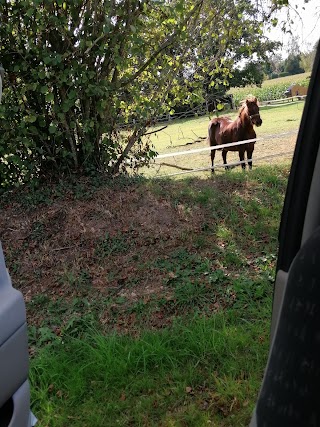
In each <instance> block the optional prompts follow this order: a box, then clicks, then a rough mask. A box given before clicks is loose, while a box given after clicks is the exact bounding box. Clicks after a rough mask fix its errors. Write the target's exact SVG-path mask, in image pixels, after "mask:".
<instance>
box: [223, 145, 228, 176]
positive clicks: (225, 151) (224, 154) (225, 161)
mask: <svg viewBox="0 0 320 427" xmlns="http://www.w3.org/2000/svg"><path fill="white" fill-rule="evenodd" d="M222 158H223V164H224V165H226V164H227V150H222ZM224 168H225V170H226V171H227V170H228V169H229V166H225V167H224Z"/></svg>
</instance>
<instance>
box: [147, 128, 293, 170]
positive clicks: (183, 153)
mask: <svg viewBox="0 0 320 427" xmlns="http://www.w3.org/2000/svg"><path fill="white" fill-rule="evenodd" d="M297 133H298V131H291V132H282V133H278V134H273V135H267V136H265V137H261V138H254V139H248V140H243V141H237V142H231V143H228V144H221V145H215V146H212V147H203V148H197V149H193V150H185V151H177V152H172V153H164V154H159V155H158V156H157V157H155V159H154V165H155V166H159V168H160V167H161V166H172V167H178V166H176V165H170V164H168V163H165V164H163V163H161V162H160V163H159V162H157V161H159V160H162V159H167V158H170V157H173V158H175V157H178V156H186V155H190V154H196V153H201V152H204V151H212V150H221V149H223V148H227V147H233V146H237V145H243V144H247V143H249V142H261V141H266V140H276V139H278V138H282V137H286V136H292V135H296V134H297ZM287 155H292V150H291V151H286V152H281V153H275V154H270V155H267V156H263V157H256V158H255V159H254V161H255V163H256V162H259V161H261V160H269V159H273V158H276V157H280V156H287ZM244 163H247V160H242V161H237V162H232V163H227V164H217V165H214V168H215V169H216V168H225V167H234V166H238V165H241V164H244ZM180 169H185V170H182V171H180V172H175V173H171V174H164V175H161V176H158V177H159V178H161V177H173V176H177V175H184V174H187V173H195V172H204V171H210V170H211V167H204V168H195V169H188V168H184V167H180Z"/></svg>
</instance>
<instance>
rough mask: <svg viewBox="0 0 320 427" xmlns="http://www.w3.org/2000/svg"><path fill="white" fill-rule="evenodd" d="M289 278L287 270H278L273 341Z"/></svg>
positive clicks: (273, 312) (272, 326)
mask: <svg viewBox="0 0 320 427" xmlns="http://www.w3.org/2000/svg"><path fill="white" fill-rule="evenodd" d="M287 280H288V273H287V272H286V271H282V270H279V271H278V272H277V276H276V281H275V287H274V294H273V306H272V319H271V338H270V342H272V339H273V337H274V334H275V331H276V330H277V324H278V321H279V316H280V312H281V307H282V303H283V298H284V294H285V292H286V287H287Z"/></svg>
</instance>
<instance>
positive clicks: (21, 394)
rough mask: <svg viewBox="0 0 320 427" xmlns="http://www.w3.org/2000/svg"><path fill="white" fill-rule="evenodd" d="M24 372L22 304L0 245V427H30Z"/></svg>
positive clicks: (25, 341) (25, 350)
mask: <svg viewBox="0 0 320 427" xmlns="http://www.w3.org/2000/svg"><path fill="white" fill-rule="evenodd" d="M28 370H29V359H28V335H27V322H26V309H25V303H24V300H23V296H22V294H21V293H20V292H19V291H17V290H16V289H14V288H13V287H12V284H11V280H10V276H9V274H8V271H7V269H6V265H5V261H4V256H3V252H2V248H1V245H0V427H28V426H30V425H31V424H30V409H29V407H30V390H29V384H28Z"/></svg>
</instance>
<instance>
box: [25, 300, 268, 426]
mask: <svg viewBox="0 0 320 427" xmlns="http://www.w3.org/2000/svg"><path fill="white" fill-rule="evenodd" d="M270 306H271V301H270V299H266V298H264V299H260V301H258V302H256V306H255V307H254V308H253V307H252V306H251V307H249V308H247V309H246V310H245V311H244V310H237V309H234V310H230V311H229V312H227V313H225V314H223V313H220V314H217V315H215V316H213V317H211V318H206V317H201V316H195V317H194V318H193V319H192V320H190V321H189V322H188V323H186V322H181V321H177V322H176V323H175V324H174V325H173V326H172V328H171V329H170V330H169V329H168V330H164V331H161V332H156V333H155V332H144V333H142V334H141V336H140V337H139V338H138V339H133V338H130V337H119V336H117V335H109V336H107V337H103V336H102V335H100V334H99V333H96V332H94V331H92V333H91V334H90V335H87V336H86V337H85V338H83V339H82V340H77V339H69V340H67V342H65V343H62V342H61V343H60V345H58V346H56V347H55V349H54V350H52V349H49V348H47V349H44V350H43V351H42V352H41V353H40V354H39V355H38V357H37V359H36V360H34V361H33V362H32V365H31V377H30V379H31V384H32V390H33V402H32V407H33V410H34V411H35V413H36V414H38V415H40V426H46V425H50V426H66V425H68V426H70V427H71V426H77V427H78V426H79V427H80V426H94V427H103V426H105V427H107V426H110V427H111V426H116V425H119V426H150V427H151V426H159V425H161V426H199V427H201V426H206V425H208V423H211V424H213V425H219V426H223V425H225V426H227V425H228V426H242V425H243V426H244V425H247V423H248V419H249V418H250V414H251V412H252V410H253V404H254V399H255V397H256V393H257V389H258V387H259V384H260V382H261V377H262V370H263V367H264V364H265V362H266V350H267V343H268V328H266V325H265V318H267V317H268V316H269V315H270ZM257 312H258V313H259V315H258V316H257Z"/></svg>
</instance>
